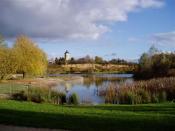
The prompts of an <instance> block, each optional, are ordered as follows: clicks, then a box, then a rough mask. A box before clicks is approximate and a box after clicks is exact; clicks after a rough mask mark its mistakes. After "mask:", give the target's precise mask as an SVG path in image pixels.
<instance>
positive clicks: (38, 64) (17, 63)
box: [0, 36, 47, 79]
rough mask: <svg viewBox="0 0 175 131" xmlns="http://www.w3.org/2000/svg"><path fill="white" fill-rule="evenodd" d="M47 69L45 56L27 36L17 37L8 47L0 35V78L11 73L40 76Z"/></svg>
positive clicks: (7, 76)
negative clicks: (10, 46)
mask: <svg viewBox="0 0 175 131" xmlns="http://www.w3.org/2000/svg"><path fill="white" fill-rule="evenodd" d="M46 69H47V56H46V54H45V53H44V52H43V51H42V50H41V49H39V48H38V47H37V45H36V44H35V43H34V42H33V41H32V40H30V39H29V38H28V37H27V36H19V37H17V39H16V41H15V43H14V44H13V47H12V48H9V47H8V46H7V44H6V42H5V40H4V39H3V37H2V36H0V79H8V78H9V77H10V76H11V75H12V74H16V73H20V74H23V77H25V76H26V75H32V76H41V75H43V74H44V73H45V72H46Z"/></svg>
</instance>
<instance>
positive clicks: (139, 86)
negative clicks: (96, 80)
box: [99, 77, 175, 104]
mask: <svg viewBox="0 0 175 131" xmlns="http://www.w3.org/2000/svg"><path fill="white" fill-rule="evenodd" d="M99 94H100V95H101V96H104V97H105V102H106V103H113V104H145V103H160V102H165V101H175V77H169V78H158V79H151V80H146V81H136V82H133V83H132V84H126V85H123V86H118V85H115V84H111V85H109V86H108V87H107V88H106V89H105V90H101V91H100V93H99Z"/></svg>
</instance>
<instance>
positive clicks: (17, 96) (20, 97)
mask: <svg viewBox="0 0 175 131" xmlns="http://www.w3.org/2000/svg"><path fill="white" fill-rule="evenodd" d="M11 99H12V100H18V101H26V100H27V96H26V95H25V93H24V91H21V92H19V93H14V94H12V95H11Z"/></svg>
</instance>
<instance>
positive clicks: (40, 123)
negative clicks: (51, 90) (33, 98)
mask: <svg viewBox="0 0 175 131" xmlns="http://www.w3.org/2000/svg"><path fill="white" fill-rule="evenodd" d="M0 123H3V124H10V125H18V126H31V127H44V128H57V129H70V130H100V131H101V130H120V131H123V130H132V131H140V130H145V131H156V130H159V131H165V130H166V131H169V130H172V131H173V130H175V104H174V103H163V104H145V105H99V106H58V105H52V104H36V103H31V102H17V101H11V100H0Z"/></svg>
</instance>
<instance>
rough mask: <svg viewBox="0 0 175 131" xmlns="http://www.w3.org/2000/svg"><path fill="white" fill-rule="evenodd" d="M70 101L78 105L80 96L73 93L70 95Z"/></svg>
mask: <svg viewBox="0 0 175 131" xmlns="http://www.w3.org/2000/svg"><path fill="white" fill-rule="evenodd" d="M68 103H69V104H74V105H78V104H79V97H78V95H77V94H76V93H73V94H71V95H70V96H69V98H68Z"/></svg>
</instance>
